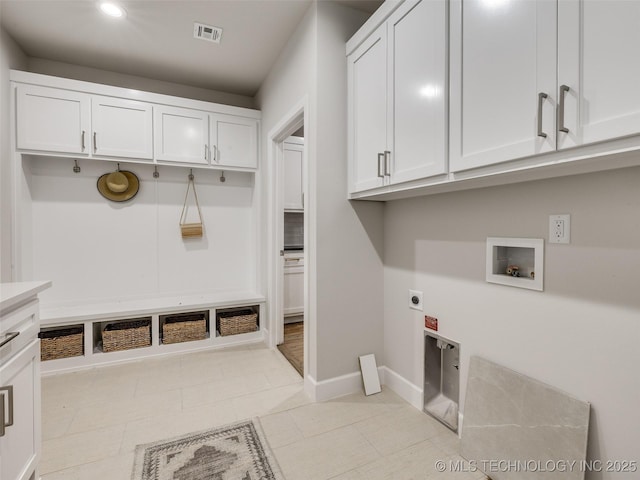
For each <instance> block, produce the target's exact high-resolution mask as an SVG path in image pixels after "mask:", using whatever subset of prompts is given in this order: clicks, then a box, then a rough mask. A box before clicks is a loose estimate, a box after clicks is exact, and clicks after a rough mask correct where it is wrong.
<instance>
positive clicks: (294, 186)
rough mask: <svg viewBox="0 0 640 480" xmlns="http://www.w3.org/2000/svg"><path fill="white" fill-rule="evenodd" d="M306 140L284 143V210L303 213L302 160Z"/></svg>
mask: <svg viewBox="0 0 640 480" xmlns="http://www.w3.org/2000/svg"><path fill="white" fill-rule="evenodd" d="M303 154H304V140H303V139H302V138H298V137H290V138H288V139H287V140H286V141H285V142H284V143H283V159H284V161H283V163H284V209H285V210H294V211H302V210H303V208H304V206H303V203H304V196H303V193H302V192H303V189H302V158H303Z"/></svg>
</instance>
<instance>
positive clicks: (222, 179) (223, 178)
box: [220, 170, 227, 183]
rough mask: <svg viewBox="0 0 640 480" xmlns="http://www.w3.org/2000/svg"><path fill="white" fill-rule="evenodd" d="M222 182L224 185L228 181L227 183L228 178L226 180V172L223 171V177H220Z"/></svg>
mask: <svg viewBox="0 0 640 480" xmlns="http://www.w3.org/2000/svg"><path fill="white" fill-rule="evenodd" d="M220 181H221V182H222V183H224V182H226V181H227V179H226V178H225V176H224V170H223V171H222V175H220Z"/></svg>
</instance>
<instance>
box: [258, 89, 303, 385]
mask: <svg viewBox="0 0 640 480" xmlns="http://www.w3.org/2000/svg"><path fill="white" fill-rule="evenodd" d="M302 125H304V126H305V129H308V128H309V126H310V122H309V98H308V96H307V95H305V96H304V97H303V98H302V99H300V100H299V101H298V102H297V103H296V104H295V105H294V106H293V108H292V109H291V110H289V112H288V113H287V114H286V115H284V116H283V117H282V119H281V120H280V121H279V122H278V123H276V124H275V125H274V126H273V128H271V130H270V131H269V134H268V135H267V145H266V147H267V164H266V167H267V168H266V176H267V189H266V192H265V193H266V196H267V198H268V211H267V218H266V220H267V230H268V237H267V238H268V241H267V278H268V285H269V291H268V292H267V298H268V305H269V319H270V324H269V325H270V329H269V330H270V334H269V337H268V344H269V346H270V347H271V348H275V346H276V345H277V344H278V343H279V342H281V341H282V338H283V336H284V332H283V326H284V320H281V319H283V318H284V315H283V308H284V307H283V297H282V289H283V275H284V272H283V267H282V262H280V261H279V260H280V255H279V254H280V249H281V248H282V245H283V242H284V239H283V235H284V234H283V231H284V219H283V217H282V215H281V214H280V212H282V211H284V199H283V190H284V186H283V172H282V165H281V164H282V145H283V142H284V141H285V140H287V139H288V138H289V137H290V136H291V134H292V133H294V132H295V131H296V130H298V129H299V128H300V127H301V126H302ZM302 161H303V165H302V171H303V182H304V186H305V187H304V188H303V190H304V191H309V188H308V185H309V175H308V174H307V170H308V168H309V158H308V153H307V149H305V150H304V151H303V160H302ZM306 201H307V200H306V199H305V202H306ZM309 225H310V223H309V220H308V215H305V222H304V241H305V246H304V264H305V265H310V263H309V261H308V258H309V250H310V247H309V238H310V234H309ZM309 284H310V283H309V268H305V270H304V322H305V325H307V326H309V325H310V323H309V315H308V312H309ZM281 323H282V325H281ZM311 330H312V328H305V329H304V340H303V342H304V345H303V351H304V375H303V376H304V377H305V390H307V391H308V394H309V396H310V397H311V398H314V397H313V396H312V394H313V390H314V388H313V382H311V383H308V382H307V380H306V378H307V375H308V373H309V363H310V361H309V344H310V342H311V341H314V342H315V332H314V331H313V332H312V331H311ZM309 378H311V377H309ZM309 392H311V393H309Z"/></svg>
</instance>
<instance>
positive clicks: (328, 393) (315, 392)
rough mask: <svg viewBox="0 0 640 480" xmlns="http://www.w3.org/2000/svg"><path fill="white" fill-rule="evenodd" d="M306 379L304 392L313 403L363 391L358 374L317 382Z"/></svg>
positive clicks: (309, 378) (312, 379)
mask: <svg viewBox="0 0 640 480" xmlns="http://www.w3.org/2000/svg"><path fill="white" fill-rule="evenodd" d="M381 368H382V367H378V375H380V374H381V372H380V369H381ZM307 379H308V382H307V381H306V379H305V391H306V392H307V395H309V397H310V398H311V399H312V400H313V401H314V402H324V401H327V400H331V399H332V398H337V397H342V396H344V395H349V394H351V393H357V392H363V391H364V387H363V386H362V375H361V374H360V372H353V373H348V374H346V375H341V376H339V377H333V378H329V379H327V380H320V381H319V382H318V381H317V380H315V379H314V378H313V377H311V376H310V375H308V376H307ZM310 390H312V392H310Z"/></svg>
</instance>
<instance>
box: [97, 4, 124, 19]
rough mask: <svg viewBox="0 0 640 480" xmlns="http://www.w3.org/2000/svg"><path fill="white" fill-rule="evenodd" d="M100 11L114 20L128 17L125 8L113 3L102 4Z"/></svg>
mask: <svg viewBox="0 0 640 480" xmlns="http://www.w3.org/2000/svg"><path fill="white" fill-rule="evenodd" d="M100 11H101V12H102V13H104V14H105V15H109V16H110V17H114V18H122V17H125V16H126V15H127V12H126V11H125V10H124V8H122V7H121V6H119V5H116V4H115V3H111V2H100Z"/></svg>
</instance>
